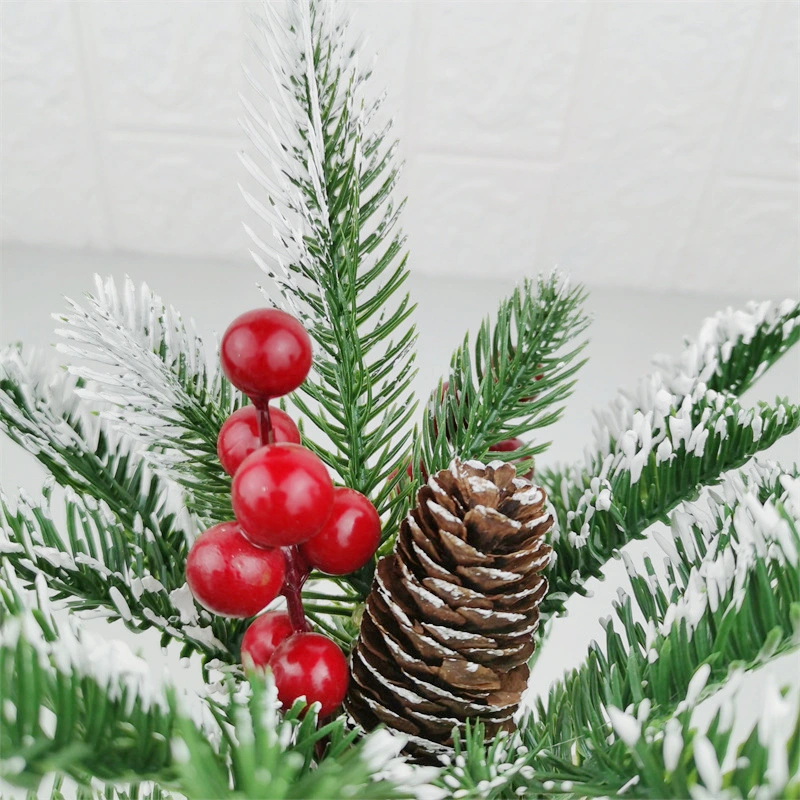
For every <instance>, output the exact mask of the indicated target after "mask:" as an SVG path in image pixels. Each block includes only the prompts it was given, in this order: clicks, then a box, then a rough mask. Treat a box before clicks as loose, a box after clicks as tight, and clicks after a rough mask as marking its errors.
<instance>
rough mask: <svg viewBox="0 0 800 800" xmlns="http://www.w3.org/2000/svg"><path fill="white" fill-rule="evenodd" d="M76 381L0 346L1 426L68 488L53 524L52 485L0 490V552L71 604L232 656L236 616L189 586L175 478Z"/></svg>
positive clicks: (186, 530) (185, 521)
mask: <svg viewBox="0 0 800 800" xmlns="http://www.w3.org/2000/svg"><path fill="white" fill-rule="evenodd" d="M82 386H84V384H83V383H82V381H81V380H80V379H76V378H73V377H71V376H69V375H67V374H66V373H63V372H60V371H54V370H53V369H52V368H51V367H50V366H49V365H48V364H46V363H45V362H42V361H41V360H40V359H38V358H37V357H35V356H33V357H26V356H25V355H24V354H23V353H21V352H20V351H19V350H17V349H16V348H11V349H8V350H6V351H4V352H3V353H2V355H1V356H0V429H1V430H3V431H4V432H5V433H6V434H7V435H8V436H9V438H10V439H11V440H12V441H15V442H17V443H18V444H19V445H20V446H21V447H23V448H25V449H26V450H27V451H28V452H30V453H32V454H33V455H34V456H35V457H36V458H37V459H38V460H39V461H40V462H41V463H42V464H43V465H44V467H45V468H46V469H47V470H48V471H49V472H50V474H51V475H52V476H53V478H54V479H55V481H56V482H57V483H58V484H60V485H61V486H62V487H64V489H65V496H64V510H65V515H64V518H63V520H64V521H63V524H60V525H59V524H57V523H56V522H55V521H54V520H53V517H52V514H51V511H50V508H51V499H50V491H49V490H46V491H45V493H44V495H43V498H42V500H41V501H40V502H34V501H32V500H30V499H29V498H27V497H26V496H25V495H22V496H20V498H19V499H18V501H17V503H16V504H15V505H12V503H11V502H10V501H9V499H8V498H7V497H5V496H2V495H0V523H1V524H2V537H0V540H2V543H3V544H2V547H0V549H2V551H3V555H4V559H5V560H7V561H8V562H9V563H10V564H12V565H13V567H14V568H15V570H16V571H17V572H18V574H19V575H20V577H21V578H22V579H23V580H24V581H25V582H26V583H27V584H28V585H32V584H33V582H34V581H35V578H36V575H37V574H39V573H41V574H43V575H46V576H47V577H48V579H49V580H50V581H51V582H52V583H51V585H52V586H53V588H54V589H55V590H56V591H57V592H58V593H59V596H60V597H63V598H65V599H66V600H67V601H68V603H69V604H70V605H71V606H72V607H73V608H74V609H77V610H81V611H97V610H99V609H104V610H105V613H107V614H109V615H110V616H112V617H114V616H119V617H121V618H122V619H123V621H124V622H125V624H126V625H127V626H128V627H130V628H131V629H133V630H143V629H146V628H149V627H156V628H158V629H159V630H160V631H161V632H162V636H163V637H164V642H166V641H168V640H170V639H174V640H176V641H178V642H179V643H180V644H182V645H184V646H186V647H187V648H188V650H187V652H188V651H191V650H196V651H198V652H201V653H203V654H204V655H210V656H213V657H216V658H222V659H224V660H226V661H231V660H236V658H237V654H238V645H239V641H240V639H241V636H242V633H243V631H244V625H243V623H242V622H241V621H231V620H227V619H223V618H221V617H218V616H216V615H211V614H209V613H208V612H206V611H204V610H203V609H201V608H200V607H199V606H197V605H196V604H195V603H194V601H193V600H192V598H191V596H190V594H189V593H188V588H187V586H186V578H185V574H184V571H185V562H186V554H187V552H188V548H189V545H190V543H191V541H192V537H193V535H194V531H195V530H196V528H197V524H196V522H195V521H194V520H193V519H192V518H191V516H188V515H187V514H186V512H185V511H184V510H182V509H181V507H180V498H178V497H176V496H175V492H174V487H171V486H170V485H169V484H168V483H166V482H165V481H164V479H163V478H161V477H159V476H158V475H156V474H154V473H153V472H152V471H151V470H150V469H149V468H148V466H147V465H146V463H145V462H144V460H143V459H142V458H141V457H139V456H137V455H134V453H133V452H132V450H131V445H130V444H129V443H127V442H124V441H121V440H120V439H119V438H118V437H117V436H115V435H114V434H113V433H112V432H111V431H110V430H109V429H108V427H107V426H106V425H105V424H104V423H103V421H102V420H100V419H98V418H97V417H96V416H92V415H91V413H88V412H87V411H86V409H85V406H84V405H83V404H82V400H81V398H80V397H79V396H78V391H80V389H81V387H82Z"/></svg>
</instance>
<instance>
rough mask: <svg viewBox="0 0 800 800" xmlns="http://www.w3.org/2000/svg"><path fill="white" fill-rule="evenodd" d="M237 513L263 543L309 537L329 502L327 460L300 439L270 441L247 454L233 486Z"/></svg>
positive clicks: (324, 516)
mask: <svg viewBox="0 0 800 800" xmlns="http://www.w3.org/2000/svg"><path fill="white" fill-rule="evenodd" d="M231 501H232V503H233V511H234V513H235V514H236V519H237V520H238V521H239V523H240V524H241V526H242V528H243V529H244V531H245V534H246V535H247V537H248V538H249V539H250V540H251V541H253V542H254V543H255V544H257V545H260V546H261V547H286V546H288V545H292V544H300V543H301V542H305V541H306V540H308V539H310V538H311V537H312V536H314V535H315V534H316V533H318V532H319V530H320V529H321V528H322V526H323V525H324V524H325V520H327V519H328V516H329V515H330V513H331V507H332V505H333V482H332V481H331V479H330V476H329V475H328V470H327V469H325V465H324V464H323V463H322V462H321V461H320V460H319V459H318V458H317V457H316V456H315V455H314V454H313V453H312V452H311V451H310V450H306V449H305V448H304V447H301V446H300V445H298V444H271V445H267V446H266V447H262V448H260V449H259V450H256V451H255V453H252V454H251V455H249V456H248V457H247V458H246V459H245V460H244V461H243V462H242V465H241V466H240V467H239V469H238V470H237V472H236V475H235V476H234V479H233V487H232V489H231Z"/></svg>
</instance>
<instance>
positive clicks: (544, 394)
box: [415, 272, 589, 474]
mask: <svg viewBox="0 0 800 800" xmlns="http://www.w3.org/2000/svg"><path fill="white" fill-rule="evenodd" d="M584 299H585V291H584V290H583V288H582V287H580V286H576V287H572V286H570V285H569V282H568V281H567V279H566V278H565V276H563V275H561V274H559V273H558V272H554V273H552V274H551V275H550V276H548V277H542V276H540V277H539V279H538V280H537V281H531V280H526V281H524V282H523V284H522V286H520V287H518V288H517V289H515V290H514V292H513V293H512V294H511V296H510V297H508V298H507V299H505V300H503V301H502V302H501V303H500V306H499V308H498V310H497V314H496V318H495V320H494V321H492V322H490V321H489V320H488V319H487V320H484V321H483V322H482V323H481V326H480V328H479V330H478V333H477V334H476V337H475V344H474V346H472V345H470V341H469V337H468V336H467V337H465V338H464V342H463V344H462V345H461V346H460V347H459V348H458V349H457V350H456V351H455V352H454V353H453V356H452V359H451V361H450V373H449V376H448V380H447V382H446V384H441V385H440V386H439V387H438V389H435V390H434V392H433V395H432V396H431V399H430V401H429V403H428V407H427V409H426V414H425V418H424V420H423V424H422V430H421V433H420V442H419V444H420V448H419V454H420V458H419V459H418V461H419V464H420V465H421V466H420V467H419V468H420V469H422V470H424V471H425V472H427V473H429V474H433V473H435V472H438V471H439V470H440V469H445V468H447V466H448V465H449V464H450V461H451V460H452V458H453V456H454V455H456V456H458V457H459V458H461V459H470V458H476V459H479V460H485V459H486V458H487V454H488V453H489V448H490V447H491V446H492V445H495V444H497V443H498V442H501V441H503V440H506V439H511V438H514V437H517V436H520V435H524V434H529V433H531V432H532V431H538V430H539V429H541V428H544V427H546V426H548V425H552V424H553V423H554V422H556V421H557V420H558V419H560V417H561V415H562V414H563V411H564V406H563V402H564V401H565V400H566V398H567V397H569V395H570V394H571V392H572V388H573V386H574V385H575V374H576V373H577V371H578V370H579V369H580V367H581V366H582V365H583V364H584V363H585V361H579V360H578V358H577V357H578V356H579V354H580V353H581V351H582V350H583V348H584V347H585V346H586V341H585V340H583V341H581V337H582V335H583V334H584V333H585V331H586V327H587V325H588V323H589V320H588V317H587V316H586V314H585V313H584V311H583V301H584ZM549 444H550V443H549V442H541V441H533V442H529V443H527V444H526V445H525V446H524V447H521V448H519V449H517V450H514V451H513V452H505V453H504V452H496V453H494V452H493V453H492V458H498V459H500V460H513V461H522V462H523V464H522V466H521V467H520V470H519V471H520V473H524V472H526V471H527V470H526V468H525V464H524V462H525V460H526V459H528V458H531V457H532V456H534V455H536V454H538V453H542V452H544V451H545V450H546V449H547V447H548V445H549ZM416 461H417V460H416V459H415V463H416Z"/></svg>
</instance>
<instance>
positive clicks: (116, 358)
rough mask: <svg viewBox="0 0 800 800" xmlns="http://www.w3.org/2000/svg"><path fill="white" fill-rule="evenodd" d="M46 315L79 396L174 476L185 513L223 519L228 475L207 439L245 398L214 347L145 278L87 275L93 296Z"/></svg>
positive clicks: (227, 500)
mask: <svg viewBox="0 0 800 800" xmlns="http://www.w3.org/2000/svg"><path fill="white" fill-rule="evenodd" d="M68 303H69V306H70V311H69V312H68V313H67V314H58V315H56V317H55V318H56V319H57V320H58V322H60V323H61V324H62V325H63V326H64V327H62V328H60V329H58V330H57V333H58V334H59V335H60V336H61V337H62V340H63V341H62V342H61V344H60V345H59V350H60V351H61V352H63V353H64V354H66V355H68V356H70V357H71V358H73V359H77V360H78V363H77V364H75V363H73V364H72V366H70V368H69V369H70V372H71V373H72V374H74V375H77V376H79V378H80V379H81V381H82V385H81V386H80V387H79V389H78V393H79V394H80V396H81V397H83V398H84V399H86V400H88V401H90V402H91V401H95V402H99V403H100V404H101V405H102V408H103V416H104V417H105V418H107V419H109V420H110V421H111V423H112V424H113V425H114V427H115V428H117V429H118V430H120V431H121V432H123V433H124V434H125V435H127V436H130V437H132V438H133V439H134V440H135V441H136V442H137V444H138V446H139V448H140V449H143V450H144V451H146V452H147V457H148V461H149V462H150V463H151V464H153V465H154V467H155V468H156V469H157V470H159V471H160V472H164V473H166V474H169V475H170V477H171V478H172V479H173V480H178V481H179V482H180V483H181V485H182V486H183V487H184V489H185V499H186V501H187V503H188V505H189V507H190V508H192V510H194V511H196V512H197V513H199V514H200V515H201V516H203V517H204V518H205V519H208V520H211V521H220V520H225V519H230V518H231V517H232V516H233V513H232V511H231V507H230V483H231V482H230V478H229V477H228V476H227V475H226V474H225V473H224V471H223V470H222V468H221V467H220V465H219V460H218V458H217V449H216V448H217V435H218V434H219V429H220V428H221V427H222V424H223V423H224V422H225V420H226V419H227V418H228V416H229V415H230V414H231V413H232V412H233V411H235V410H236V409H237V408H240V407H241V406H242V404H243V403H244V402H246V399H245V398H243V397H242V395H241V393H240V392H239V391H238V390H236V389H235V388H233V387H232V386H231V385H230V383H229V382H228V381H227V380H226V379H225V378H224V377H223V375H222V372H221V369H220V367H219V358H218V352H217V348H214V349H213V351H210V352H209V351H208V350H207V349H206V345H205V343H204V342H203V340H202V339H201V338H200V336H199V335H198V334H197V332H196V331H195V330H194V327H193V325H192V324H189V323H186V322H185V321H184V319H183V317H182V316H181V314H180V312H178V311H177V310H176V309H175V308H174V307H173V306H169V305H167V304H165V303H164V301H163V300H162V299H161V298H160V297H159V296H158V295H157V294H156V293H155V292H153V291H152V290H151V289H150V288H149V287H148V286H147V284H145V283H143V284H141V285H140V286H139V287H136V286H135V285H134V283H133V281H131V280H130V278H127V279H126V280H125V282H124V284H123V286H122V287H117V285H116V283H115V282H114V279H113V278H106V279H103V278H101V277H100V276H95V291H94V294H87V296H86V299H85V301H84V304H83V305H81V304H79V303H77V302H75V301H72V300H69V301H68Z"/></svg>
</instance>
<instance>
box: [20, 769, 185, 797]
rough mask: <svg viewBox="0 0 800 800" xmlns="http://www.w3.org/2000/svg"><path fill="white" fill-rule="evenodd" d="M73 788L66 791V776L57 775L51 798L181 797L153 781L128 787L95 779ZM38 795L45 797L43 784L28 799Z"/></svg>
mask: <svg viewBox="0 0 800 800" xmlns="http://www.w3.org/2000/svg"><path fill="white" fill-rule="evenodd" d="M71 788H72V787H66V792H65V791H64V789H65V786H64V776H63V775H56V776H55V778H54V780H53V785H52V787H51V788H50V795H49V797H50V800H68V798H70V797H75V800H173V798H174V800H178V797H179V796H178V795H172V794H169V793H167V792H165V791H164V790H163V789H162V788H161V787H160V786H159V785H158V784H155V783H152V782H151V781H146V782H145V783H132V784H130V785H129V786H127V787H122V786H119V785H113V784H106V785H97V782H94V781H93V782H92V785H91V786H81V785H78V786H76V787H75V791H74V793H72V792H71V791H70V789H71ZM37 797H39V798H42V797H44V795H43V794H42V787H41V786H39V788H38V791H37V793H36V794H34V793H33V792H30V793H29V794H28V800H37Z"/></svg>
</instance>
